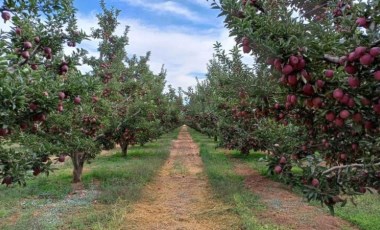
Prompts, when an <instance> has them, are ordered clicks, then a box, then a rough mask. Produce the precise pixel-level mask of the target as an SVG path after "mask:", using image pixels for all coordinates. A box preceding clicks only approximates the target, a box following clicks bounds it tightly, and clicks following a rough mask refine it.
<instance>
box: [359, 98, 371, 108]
mask: <svg viewBox="0 0 380 230" xmlns="http://www.w3.org/2000/svg"><path fill="white" fill-rule="evenodd" d="M360 102H361V103H362V104H363V105H364V106H368V105H371V100H369V99H368V98H366V97H362V98H361V99H360Z"/></svg>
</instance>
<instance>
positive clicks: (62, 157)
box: [58, 154, 65, 162]
mask: <svg viewBox="0 0 380 230" xmlns="http://www.w3.org/2000/svg"><path fill="white" fill-rule="evenodd" d="M58 161H59V162H65V155H63V154H62V155H59V157H58Z"/></svg>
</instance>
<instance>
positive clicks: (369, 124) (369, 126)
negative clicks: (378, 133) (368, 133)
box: [364, 121, 373, 130]
mask: <svg viewBox="0 0 380 230" xmlns="http://www.w3.org/2000/svg"><path fill="white" fill-rule="evenodd" d="M364 128H365V129H367V130H372V129H373V123H372V122H371V121H364Z"/></svg>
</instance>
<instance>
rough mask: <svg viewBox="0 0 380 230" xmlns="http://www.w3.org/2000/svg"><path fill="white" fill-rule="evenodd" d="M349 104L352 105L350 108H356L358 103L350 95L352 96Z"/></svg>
mask: <svg viewBox="0 0 380 230" xmlns="http://www.w3.org/2000/svg"><path fill="white" fill-rule="evenodd" d="M347 105H348V107H350V108H354V107H355V105H356V103H355V100H354V99H353V98H352V97H350V98H349V99H348V103H347Z"/></svg>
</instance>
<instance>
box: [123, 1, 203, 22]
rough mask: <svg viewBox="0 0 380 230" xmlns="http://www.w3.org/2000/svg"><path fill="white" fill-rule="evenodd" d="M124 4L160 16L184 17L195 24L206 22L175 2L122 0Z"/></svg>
mask: <svg viewBox="0 0 380 230" xmlns="http://www.w3.org/2000/svg"><path fill="white" fill-rule="evenodd" d="M121 1H122V2H126V3H128V4H130V5H133V6H139V7H143V8H145V9H148V10H150V11H154V12H156V13H160V14H166V13H170V14H174V15H178V16H182V17H184V18H186V19H188V20H190V21H194V22H204V20H203V19H202V18H201V17H200V16H199V15H197V14H196V12H193V11H191V10H189V9H187V8H186V7H184V6H183V5H181V4H179V3H177V2H173V1H165V2H152V1H143V0H121Z"/></svg>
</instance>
